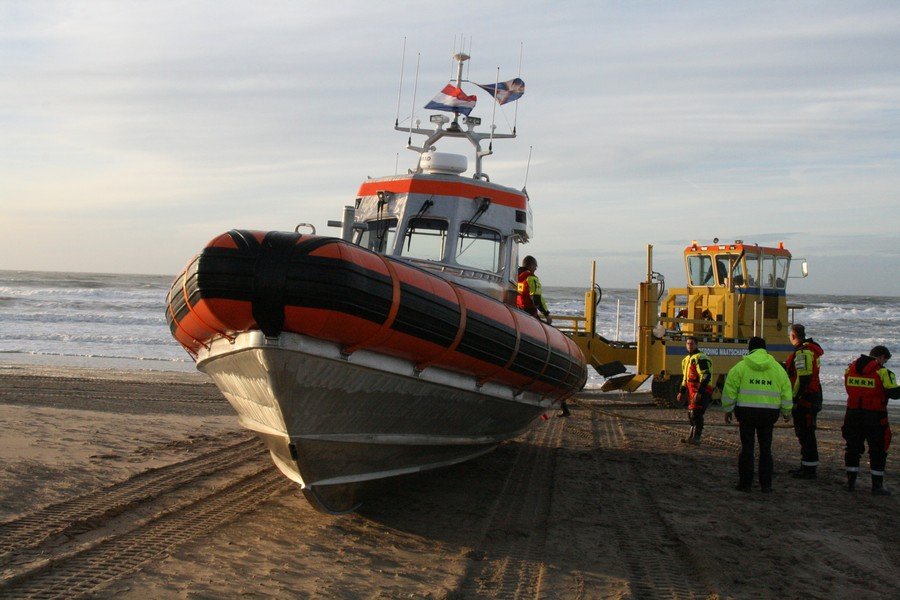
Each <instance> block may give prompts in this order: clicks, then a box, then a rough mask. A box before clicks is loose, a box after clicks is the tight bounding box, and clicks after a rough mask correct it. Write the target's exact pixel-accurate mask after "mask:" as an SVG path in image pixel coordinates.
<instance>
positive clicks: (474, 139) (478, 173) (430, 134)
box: [394, 52, 516, 181]
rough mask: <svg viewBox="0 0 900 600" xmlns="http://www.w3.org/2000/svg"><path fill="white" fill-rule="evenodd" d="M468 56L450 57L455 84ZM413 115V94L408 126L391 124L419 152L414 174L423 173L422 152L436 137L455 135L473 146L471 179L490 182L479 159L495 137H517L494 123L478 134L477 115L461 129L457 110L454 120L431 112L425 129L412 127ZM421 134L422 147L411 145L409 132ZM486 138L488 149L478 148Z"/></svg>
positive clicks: (430, 147) (409, 146)
mask: <svg viewBox="0 0 900 600" xmlns="http://www.w3.org/2000/svg"><path fill="white" fill-rule="evenodd" d="M469 58H470V56H469V55H468V54H466V53H465V52H457V53H456V54H454V55H453V59H454V60H455V61H456V62H457V67H456V87H457V88H460V89H462V88H461V86H462V82H463V63H465V62H466V61H467V60H469ZM418 72H419V67H418V61H417V62H416V82H417V83H418V79H419V76H418ZM414 114H415V95H414V96H413V113H412V114H410V119H409V121H410V122H409V126H407V127H400V125H399V124H398V123H396V122H395V123H394V129H396V130H397V131H403V132H406V133H407V134H408V135H409V140H408V141H407V145H406V147H407V149H409V150H412V151H414V152H418V153H419V155H420V156H419V164H418V165H417V166H416V170H415V172H416V173H421V172H422V157H421V155H423V154H425V153H426V152H429V151H431V150H433V149H434V144H435V143H437V141H438V140H440V139H441V138H444V137H454V138H465V139H467V140H469V143H471V144H472V146H473V147H474V148H475V172H474V173H473V175H472V177H473V178H474V179H484V180H487V181H490V178H489V177H488V176H487V174H485V173H484V172H483V171H482V170H481V163H482V159H483V158H484V157H485V156H490V155H491V154H493V153H494V151H493V140H495V139H510V138H514V137H516V132H515V130H513V132H512V133H495V132H494V126H493V125H491V131H490V133H479V132H476V131H475V127H476V126H478V125H480V124H481V119H480V118H477V117H466V118H465V120H464V121H463V123H464V124H465V126H466V128H465V129H463V128H462V127H461V126H460V124H459V113H458V112H454V113H453V121H450V119H449V118H448V117H446V116H444V115H432V116H431V118H430V121H431V122H432V123H434V124H435V128H434V129H433V130H432V129H424V128H421V127H419V126H418V125H419V122H418V121H416V123H415V126H413V120H414ZM447 123H449V125H447V128H446V129H445V128H444V125H445V124H447ZM413 134H417V135H424V136H425V138H426V139H425V141H424V142H423V143H422V145H421V146H413V144H412V135H413ZM486 139H489V140H490V141H491V147H490V148H488V149H487V150H482V149H481V141H482V140H486Z"/></svg>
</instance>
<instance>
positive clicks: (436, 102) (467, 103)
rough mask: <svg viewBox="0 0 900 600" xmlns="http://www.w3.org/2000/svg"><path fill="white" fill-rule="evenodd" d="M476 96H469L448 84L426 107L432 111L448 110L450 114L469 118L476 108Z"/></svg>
mask: <svg viewBox="0 0 900 600" xmlns="http://www.w3.org/2000/svg"><path fill="white" fill-rule="evenodd" d="M475 100H477V98H476V97H475V96H467V95H466V93H465V92H463V91H462V90H461V89H459V88H458V87H456V86H455V85H453V84H450V83H448V84H447V85H446V86H444V89H442V90H441V93H439V94H438V95H437V96H435V97H434V99H433V100H432V101H431V102H429V103H428V104H426V105H425V108H430V109H432V110H446V111H449V112H454V113H460V114H463V115H466V116H467V117H468V116H469V113H470V112H472V109H473V108H475Z"/></svg>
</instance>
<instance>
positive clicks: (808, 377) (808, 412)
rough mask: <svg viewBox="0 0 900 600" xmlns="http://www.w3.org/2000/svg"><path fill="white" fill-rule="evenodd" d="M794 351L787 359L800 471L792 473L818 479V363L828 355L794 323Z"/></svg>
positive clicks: (791, 336)
mask: <svg viewBox="0 0 900 600" xmlns="http://www.w3.org/2000/svg"><path fill="white" fill-rule="evenodd" d="M790 339H791V344H793V345H794V351H793V352H792V353H791V355H790V356H789V357H788V359H787V363H786V364H785V368H787V372H788V377H789V378H790V380H791V387H792V390H793V393H794V408H793V410H791V416H792V417H793V419H794V433H796V434H797V441H799V442H800V468H799V469H796V470H794V471H791V476H792V477H794V478H798V479H815V478H816V469H817V468H818V466H819V446H818V442H817V441H816V416H817V415H818V414H819V411H821V410H822V383H821V381H819V361H820V359H821V357H822V355H823V354H824V353H825V352H824V351H823V350H822V347H821V346H820V345H819V344H817V343H816V342H815V341H813V340H812V339H811V338H807V337H806V328H805V327H804V326H803V325H800V324H799V323H794V324H793V325H791V328H790Z"/></svg>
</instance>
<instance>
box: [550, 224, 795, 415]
mask: <svg viewBox="0 0 900 600" xmlns="http://www.w3.org/2000/svg"><path fill="white" fill-rule="evenodd" d="M791 260H792V258H791V253H790V252H788V250H787V249H785V247H784V245H783V244H781V243H779V244H778V246H777V247H766V246H760V245H757V244H746V243H744V242H743V241H742V240H735V241H734V243H730V244H721V243H719V242H718V240H717V239H716V240H714V241H713V243H711V244H699V243H698V242H696V241H694V242H692V243H691V245H690V246H688V247H687V248H685V249H684V266H685V274H686V276H687V287H684V288H673V289H670V290H668V294H666V289H665V280H664V278H663V277H662V276H661V275H660V274H659V273H656V272H655V271H654V270H653V246H649V245H648V246H647V276H646V279H645V280H644V281H642V282H641V283H640V284H639V285H638V300H637V311H636V315H635V319H636V327H635V330H636V333H637V338H636V339H635V341H633V342H623V341H618V340H608V339H606V338H604V337H603V336H601V335H600V334H598V333H597V331H596V310H597V305H598V300H599V296H598V295H599V288H598V287H597V285H596V284H595V281H594V279H595V274H594V272H593V270H592V275H591V289H590V290H588V291H587V292H586V293H585V303H584V306H585V311H584V315H583V316H564V315H559V316H557V315H554V316H553V319H554V323H558V324H559V325H561V327H560V329H562V330H563V331H565V332H566V333H567V334H568V335H569V336H570V337H571V338H572V339H573V340H574V341H575V342H576V343H577V344H578V346H579V347H580V348H581V350H582V352H584V356H585V358H586V359H587V361H588V363H589V364H590V365H591V366H593V367H594V369H596V370H597V372H598V373H600V374H601V375H603V376H604V377H605V378H606V381H605V382H604V384H603V386H602V387H601V389H602V390H605V391H610V390H624V391H628V392H633V391H635V390H637V389H638V388H639V387H640V386H641V385H642V384H643V383H644V382H645V381H647V379H650V378H651V377H652V382H651V392H652V394H653V397H654V398H655V399H656V401H657V402H658V403H659V404H661V405H665V406H674V405H675V403H676V400H675V398H676V396H677V394H678V390H679V388H680V386H681V360H682V359H683V358H684V356H685V355H686V354H687V351H686V350H685V347H684V338H685V337H686V336H689V335H691V336H694V337H696V338H697V341H698V345H699V347H700V350H701V351H702V352H704V353H705V354H706V355H707V356H708V357H709V358H710V360H711V361H712V365H713V369H712V370H713V381H714V382H715V388H716V392H715V393H714V398H716V397H718V396H719V394H720V392H721V389H722V384H723V382H724V380H725V375H726V373H727V372H728V369H730V368H731V367H732V366H734V365H735V364H736V363H737V362H738V361H739V360H740V359H741V357H743V356H744V355H745V354H746V353H747V340H748V339H749V338H751V337H753V336H759V337H762V338H765V340H766V345H767V348H768V351H769V353H770V354H772V355H773V356H774V357H775V358H776V360H778V361H782V362H783V361H784V360H786V359H787V357H788V355H789V354H790V352H791V351H792V350H793V347H792V346H791V343H790V341H789V339H788V327H789V326H790V325H791V323H792V322H793V319H794V311H795V310H796V309H800V308H803V307H802V306H800V305H792V304H788V300H787V280H788V275H789V273H790V269H791ZM800 272H801V274H800V276H801V277H806V276H807V274H808V267H807V263H806V260H801V262H800ZM626 365H629V366H633V367H634V369H635V372H633V373H631V372H628V370H627V369H626Z"/></svg>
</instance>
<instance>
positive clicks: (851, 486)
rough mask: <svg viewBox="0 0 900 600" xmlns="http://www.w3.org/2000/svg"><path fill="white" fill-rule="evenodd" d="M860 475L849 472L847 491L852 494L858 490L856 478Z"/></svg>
mask: <svg viewBox="0 0 900 600" xmlns="http://www.w3.org/2000/svg"><path fill="white" fill-rule="evenodd" d="M857 475H859V473H857V472H856V471H847V491H848V492H852V491H854V490H855V489H856V476H857Z"/></svg>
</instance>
